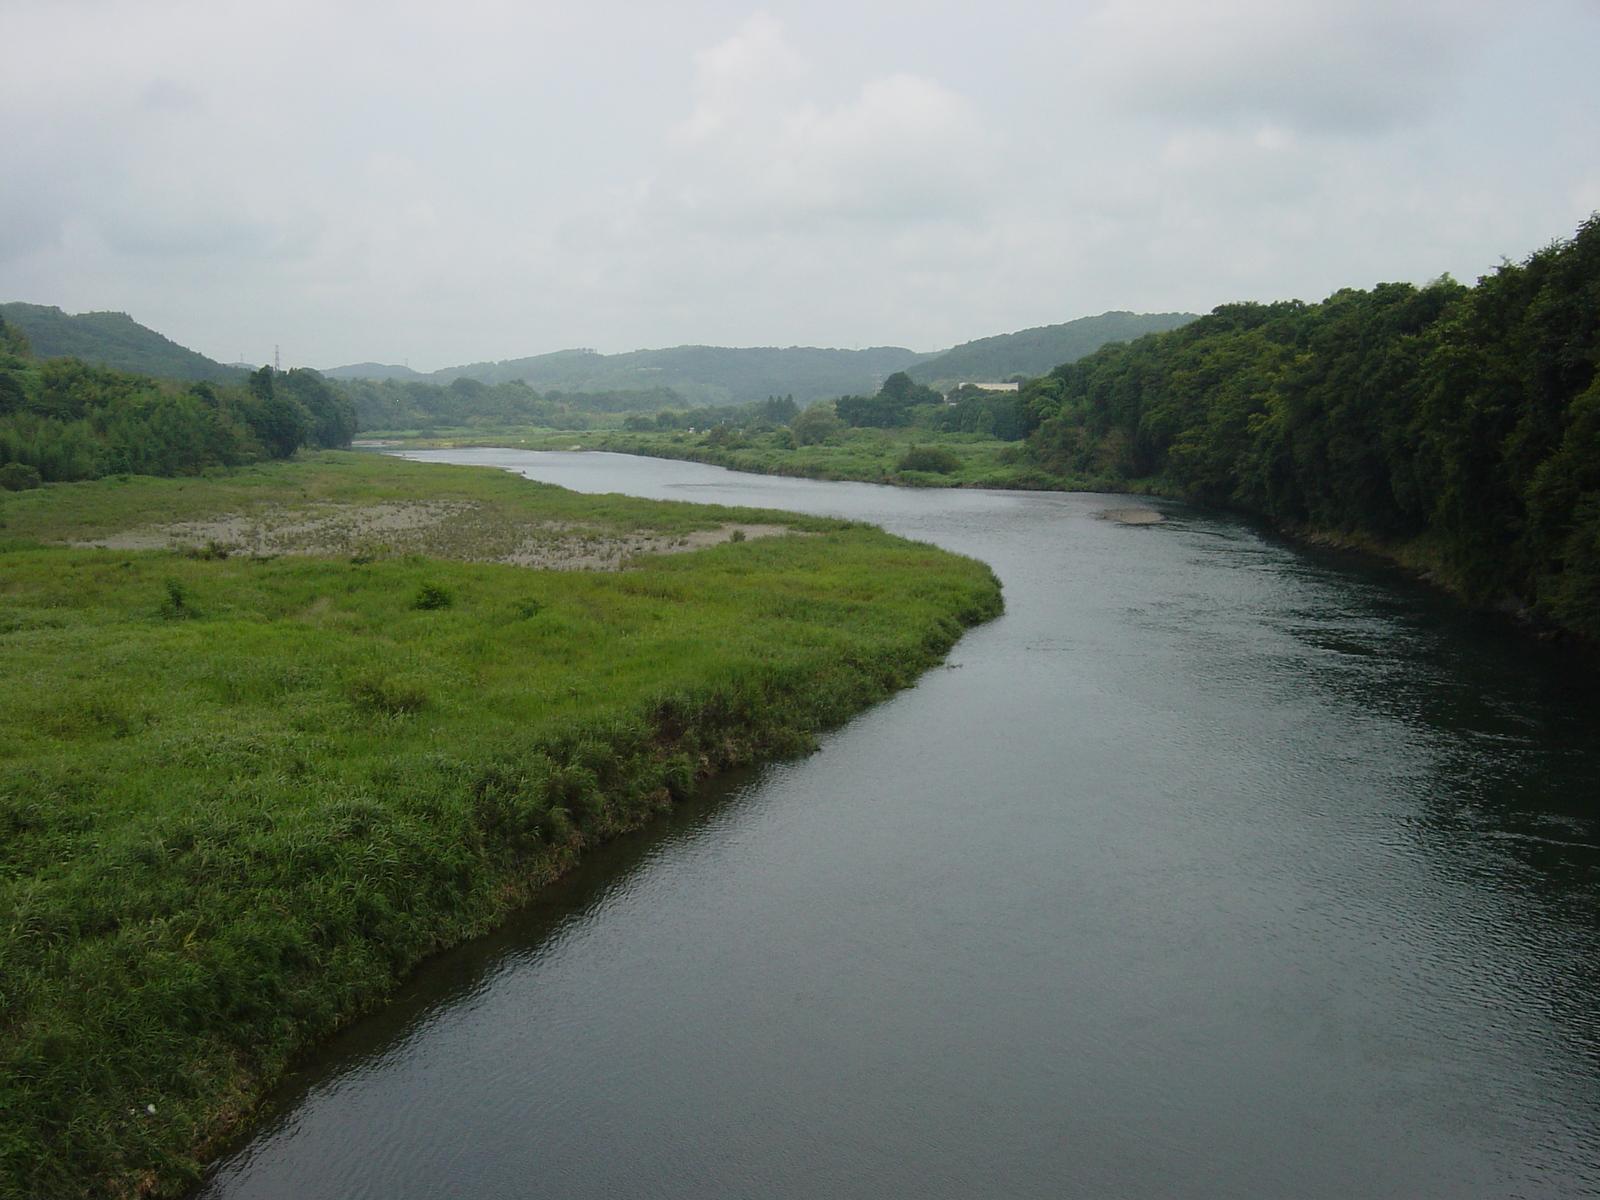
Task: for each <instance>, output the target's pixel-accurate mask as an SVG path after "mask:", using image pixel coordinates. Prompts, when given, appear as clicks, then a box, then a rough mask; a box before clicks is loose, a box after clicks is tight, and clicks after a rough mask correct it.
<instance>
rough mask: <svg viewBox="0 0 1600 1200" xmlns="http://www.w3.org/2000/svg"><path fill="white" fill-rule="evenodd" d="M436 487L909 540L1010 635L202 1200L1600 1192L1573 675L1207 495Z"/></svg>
mask: <svg viewBox="0 0 1600 1200" xmlns="http://www.w3.org/2000/svg"><path fill="white" fill-rule="evenodd" d="M416 457H425V458H436V459H449V460H455V461H469V462H483V463H489V464H493V465H499V466H504V467H506V468H508V469H514V470H521V471H524V472H525V473H527V474H530V475H532V476H534V477H536V478H540V479H546V480H549V481H551V482H556V483H560V484H562V485H564V486H567V487H574V488H578V489H579V490H584V491H610V490H614V491H626V492H631V493H633V494H637V495H646V496H653V497H657V498H666V499H688V500H701V501H708V502H718V503H729V504H740V505H764V506H768V507H782V508H789V509H798V510H801V511H808V512H818V513H829V514H836V515H841V516H847V517H856V518H861V519H866V520H872V521H875V522H877V523H880V524H883V525H886V526H887V527H889V528H890V529H892V530H894V531H895V532H899V533H903V534H906V535H907V536H911V537H916V538H920V539H923V540H928V541H933V542H936V543H938V544H940V545H944V546H947V547H949V548H951V549H955V550H958V551H961V552H963V553H969V554H974V555H977V556H979V557H981V558H984V559H985V560H986V561H988V562H990V563H991V564H992V565H993V566H994V567H995V569H996V571H997V572H998V573H999V575H1000V577H1001V579H1002V580H1003V581H1004V583H1005V586H1006V596H1007V604H1008V608H1007V613H1006V615H1005V616H1004V617H1002V618H1001V619H1000V620H998V621H996V622H994V623H993V624H991V625H989V626H986V627H984V628H982V629H979V630H976V631H974V632H972V633H970V634H969V635H968V636H967V637H966V638H965V639H964V640H963V641H962V642H961V644H960V645H959V646H958V647H957V648H956V650H955V651H954V652H953V654H952V656H951V659H950V662H949V663H948V664H947V666H948V668H950V669H941V670H935V671H933V672H930V673H929V674H928V675H927V676H926V677H924V679H923V681H922V682H921V683H920V684H919V685H918V686H917V687H916V688H914V689H912V690H911V691H908V692H905V693H902V694H901V695H900V696H898V697H896V698H895V699H894V700H892V701H890V702H889V703H887V704H884V705H881V706H880V707H878V708H876V709H874V710H873V711H871V712H869V713H867V714H865V715H864V716H863V717H861V718H860V719H858V720H857V721H855V722H853V723H852V724H851V725H850V726H848V727H847V728H845V729H843V730H840V731H838V732H836V733H835V734H833V735H832V736H830V737H829V738H828V739H826V741H825V744H824V746H823V749H822V751H821V752H820V753H818V754H816V755H813V756H811V757H810V758H807V759H804V760H801V761H797V762H789V763H781V764H777V765H776V766H773V767H769V768H767V769H765V770H763V771H760V772H757V773H754V774H752V775H750V776H748V777H746V778H742V779H739V780H735V781H732V782H731V783H729V784H728V785H727V786H726V788H725V789H724V790H723V791H722V792H720V793H719V794H717V795H714V796H711V797H709V798H707V799H705V800H703V801H699V802H696V804H694V805H692V806H689V807H686V808H685V809H683V810H681V811H679V812H678V813H676V814H674V815H673V816H672V817H671V818H669V819H668V820H667V821H666V822H664V823H662V824H661V825H660V826H658V827H657V828H655V829H653V830H651V831H649V832H647V833H645V834H643V835H640V836H637V837H634V838H630V839H625V840H624V841H622V842H619V843H617V844H615V845H613V846H611V847H608V848H607V849H606V850H605V851H603V852H602V853H601V854H599V855H597V856H595V857H594V858H593V859H591V860H590V861H589V862H588V863H587V864H586V865H585V867H584V868H583V869H582V870H580V871H579V872H578V873H576V874H574V875H573V876H572V877H570V878H569V879H567V880H565V881H563V882H562V883H561V884H559V885H558V886H557V887H556V888H554V889H552V890H551V891H550V892H549V893H548V894H547V895H546V896H545V897H544V898H543V900H542V901H541V903H540V904H538V905H537V906H535V907H534V908H532V909H530V910H529V911H528V912H526V913H525V914H523V915H522V916H521V917H519V919H518V920H516V921H515V922H513V923H512V924H511V926H509V927H508V928H507V929H505V930H502V931H501V932H500V933H498V934H497V935H495V936H494V937H492V938H489V939H485V940H484V941H482V942H479V943H475V944H473V945H472V946H468V947H464V948H462V949H460V950H458V951H456V952H454V953H452V954H450V955H447V956H445V957H443V958H441V959H440V960H438V961H437V962H435V963H433V964H431V965H430V966H429V967H428V968H427V969H426V970H424V971H423V972H422V973H421V974H420V975H419V976H418V978H417V979H415V980H414V981H413V982H412V984H411V985H410V987H409V989H408V990H407V993H406V995H405V996H404V997H402V999H401V1001H400V1003H398V1004H397V1005H396V1006H394V1007H393V1008H392V1009H391V1010H389V1011H387V1012H385V1013H382V1014H380V1015H379V1016H377V1017H375V1018H374V1019H373V1020H371V1021H368V1022H366V1023H363V1024H361V1025H359V1026H357V1027H355V1028H353V1029H352V1030H350V1031H349V1032H348V1033H347V1034H346V1035H345V1036H344V1037H343V1038H341V1039H340V1040H339V1041H338V1042H337V1043H336V1044H335V1045H334V1046H332V1047H331V1048H330V1049H329V1051H328V1052H327V1054H326V1055H324V1056H323V1057H322V1058H321V1059H319V1061H317V1062H315V1063H312V1064H309V1065H308V1066H307V1068H306V1069H305V1070H304V1071H302V1072H301V1073H300V1074H299V1075H298V1076H297V1077H296V1078H295V1079H294V1080H292V1081H290V1083H289V1085H288V1086H286V1088H285V1089H284V1090H283V1091H282V1092H281V1093H280V1095H279V1096H278V1097H277V1098H276V1100H275V1102H274V1107H273V1115H272V1116H271V1118H270V1119H269V1121H268V1122H267V1124H266V1125H265V1127H264V1128H263V1129H262V1131H261V1132H260V1134H259V1135H258V1136H257V1138H256V1139H255V1140H254V1141H252V1142H251V1143H250V1144H248V1145H246V1146H244V1147H242V1148H241V1149H240V1150H239V1151H238V1152H237V1153H235V1154H234V1155H233V1156H231V1157H229V1158H228V1159H226V1160H225V1161H223V1162H222V1163H221V1164H219V1166H218V1168H217V1169H216V1170H215V1171H214V1172H213V1173H212V1175H211V1177H210V1179H209V1180H208V1182H207V1184H206V1186H205V1187H204V1188H203V1189H202V1192H201V1194H202V1195H205V1196H208V1197H223V1196H227V1197H256V1196H298V1197H323V1196H326V1197H354V1196H372V1197H379V1196H382V1197H396V1196H416V1197H422V1196H430V1197H431V1196H440V1195H460V1196H524V1195H552V1196H596V1197H598V1196H616V1195H650V1196H684V1197H690V1196H695V1197H700V1196H750V1195H761V1196H773V1195H776V1196H797V1197H798V1196H816V1195H821V1194H834V1195H840V1196H882V1195H908V1194H916V1195H929V1196H941V1197H957V1196H960V1197H966V1196H971V1195H975V1194H999V1195H1007V1196H1051V1197H1058V1196H1061V1195H1069V1196H1071V1195H1082V1196H1097V1197H1098V1196H1152V1197H1153V1196H1173V1195H1182V1196H1219V1197H1220V1196H1328V1197H1347V1196H1400V1195H1404V1196H1440V1197H1470V1196H1486V1197H1487V1196H1495V1197H1500V1196H1572V1195H1582V1194H1594V1193H1596V1192H1597V1191H1600V1134H1597V1132H1596V1131H1597V1130H1600V988H1597V987H1596V984H1597V979H1596V969H1597V968H1596V964H1597V963H1600V954H1597V951H1600V921H1597V919H1596V917H1597V912H1600V848H1597V847H1600V823H1597V819H1596V795H1595V782H1596V780H1597V779H1600V745H1597V739H1596V738H1595V736H1594V731H1595V729H1596V728H1597V724H1596V718H1597V716H1600V704H1597V701H1596V695H1595V691H1594V689H1593V686H1592V684H1591V683H1590V682H1589V680H1588V679H1587V678H1586V677H1585V676H1584V675H1583V674H1582V673H1580V672H1578V671H1575V670H1573V669H1572V668H1571V667H1570V666H1569V665H1568V664H1565V663H1564V662H1563V661H1562V660H1561V659H1560V657H1559V656H1558V655H1556V654H1554V653H1552V652H1550V651H1548V650H1547V649H1546V648H1544V647H1540V646H1537V645H1533V644H1530V643H1528V642H1526V641H1524V640H1521V639H1519V638H1516V637H1514V636H1511V635H1508V634H1506V633H1505V632H1503V631H1501V630H1498V629H1496V628H1493V627H1485V626H1480V625H1478V624H1476V623H1475V622H1473V621H1472V620H1471V619H1470V618H1468V617H1466V616H1465V615H1463V614H1462V613H1460V612H1459V611H1458V610H1457V609H1455V608H1454V607H1453V606H1452V605H1450V604H1449V603H1448V602H1445V601H1443V600H1441V599H1439V598H1438V597H1435V596H1433V595H1431V594H1429V593H1427V592H1425V591H1423V590H1421V589H1419V588H1416V587H1414V586H1412V585H1410V584H1408V583H1406V582H1405V581H1404V580H1402V579H1399V578H1398V577H1396V576H1394V575H1393V574H1391V573H1389V572H1386V571H1382V570H1375V569H1372V568H1370V567H1368V566H1363V565H1360V564H1357V563H1353V562H1352V561H1350V560H1348V559H1345V558H1341V557H1338V556H1333V555H1325V554H1320V553H1319V554H1308V553H1305V552H1301V551H1296V550H1294V549H1292V548H1290V547H1287V546H1285V545H1283V544H1281V543H1280V542H1278V541H1276V540H1274V539H1272V538H1270V537H1268V536H1265V535H1264V534H1262V533H1261V532H1260V531H1259V530H1256V529H1253V528H1251V527H1249V526H1247V525H1243V524H1240V523H1237V522H1233V521H1228V520H1221V519H1218V518H1215V517H1212V516H1209V515H1206V514H1202V513H1197V512H1193V511H1189V510H1186V509H1184V508H1182V507H1181V506H1177V505H1170V504H1160V503H1158V504H1157V506H1158V507H1160V508H1161V509H1162V510H1163V511H1164V512H1165V513H1166V514H1167V515H1168V517H1169V520H1167V521H1166V522H1164V523H1163V524H1160V525H1152V526H1126V525H1120V524H1117V523H1115V522H1108V521H1102V520H1095V519H1093V516H1094V514H1095V513H1096V512H1098V511H1100V510H1102V509H1104V508H1105V507H1106V506H1107V503H1108V501H1107V498H1106V497H1092V496H1061V495H1022V494H1007V493H983V492H961V491H954V492H952V491H910V490H891V489H884V488H876V487H871V486H868V485H862V484H825V483H815V482H812V481H807V480H787V479H777V478H766V477H753V476H741V475H736V474H732V473H729V472H724V471H719V470H717V469H715V468H709V467H702V466H698V465H694V464H687V463H670V462H661V461H654V460H641V459H629V458H623V457H620V456H614V455H598V454H581V455H580V454H530V453H526V452H516V451H500V450H477V451H466V450H464V451H450V452H437V453H430V454H419V455H417V456H416Z"/></svg>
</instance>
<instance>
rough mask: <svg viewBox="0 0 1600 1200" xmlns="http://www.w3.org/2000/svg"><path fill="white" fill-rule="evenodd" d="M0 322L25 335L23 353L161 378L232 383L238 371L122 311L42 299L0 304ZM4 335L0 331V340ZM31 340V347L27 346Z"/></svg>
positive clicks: (237, 376)
mask: <svg viewBox="0 0 1600 1200" xmlns="http://www.w3.org/2000/svg"><path fill="white" fill-rule="evenodd" d="M0 321H3V322H4V324H5V326H6V327H8V328H10V329H12V330H14V331H15V332H16V334H18V335H26V337H25V340H24V343H23V349H22V351H21V352H22V353H25V354H26V353H32V354H33V355H36V356H38V357H39V358H77V359H82V360H83V361H84V362H86V363H91V364H93V365H95V366H100V367H109V368H111V369H113V370H117V371H129V372H133V373H135V374H140V375H155V376H158V377H160V378H163V379H184V380H195V379H209V380H214V381H218V382H237V381H238V380H239V379H240V378H241V377H242V374H243V373H242V372H241V371H239V370H238V369H237V368H234V367H226V366H223V365H222V364H221V363H219V362H213V361H212V360H211V359H209V358H207V357H206V356H205V355H203V354H196V353H195V352H194V351H193V350H188V349H185V348H184V347H183V346H180V345H178V344H177V343H176V342H174V341H171V340H170V339H168V338H165V337H163V336H162V335H161V334H159V333H157V332H156V331H155V330H153V329H147V328H145V327H144V326H143V325H140V324H139V323H138V322H137V321H135V320H133V318H131V317H129V316H128V315H127V314H126V313H114V312H91V313H79V314H78V315H76V316H70V315H68V314H67V313H64V312H62V311H61V310H60V309H59V308H53V307H47V306H45V305H43V304H0ZM3 340H4V335H0V343H3ZM30 345H31V351H30V350H29V349H28V347H29V346H30Z"/></svg>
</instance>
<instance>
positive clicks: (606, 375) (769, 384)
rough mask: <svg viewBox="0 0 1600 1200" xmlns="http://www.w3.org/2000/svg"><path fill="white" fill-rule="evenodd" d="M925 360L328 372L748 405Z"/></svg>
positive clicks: (830, 356) (755, 353)
mask: <svg viewBox="0 0 1600 1200" xmlns="http://www.w3.org/2000/svg"><path fill="white" fill-rule="evenodd" d="M923 357H925V356H924V355H921V354H918V353H917V352H916V351H914V350H907V349H904V348H903V347H899V346H875V347H872V348H871V349H867V350H830V349H822V348H819V347H815V346H788V347H776V346H757V347H742V348H737V347H724V346H673V347H671V348H668V349H664V350H632V351H628V352H626V353H622V354H600V353H597V352H596V351H593V350H557V351H555V352H554V353H551V354H538V355H534V356H533V357H531V358H513V359H506V360H504V361H501V362H479V363H468V364H467V365H465V366H460V367H446V368H444V369H442V370H439V371H434V372H433V373H432V374H430V375H417V374H416V373H415V372H409V373H408V372H407V371H406V369H405V368H404V367H394V366H385V365H382V364H378V363H363V364H360V365H358V366H350V367H334V368H332V369H331V370H328V371H325V372H323V374H325V375H326V376H328V377H329V378H330V379H356V378H365V379H406V380H416V381H425V382H428V383H441V384H444V383H452V382H454V381H455V380H457V379H474V380H477V381H478V382H480V383H488V384H498V383H509V382H511V381H513V380H521V381H522V382H524V383H527V384H528V385H529V386H530V387H532V388H534V389H535V390H537V391H541V392H544V391H560V392H653V391H657V390H659V389H663V388H666V389H670V390H671V391H673V392H676V393H677V394H678V395H680V396H682V397H683V398H684V399H685V400H686V401H688V402H689V403H691V404H696V405H728V404H745V403H748V402H750V401H752V400H764V399H766V398H767V397H768V396H784V395H792V396H793V397H794V398H795V400H796V402H797V403H799V404H802V405H803V404H807V403H809V402H810V401H812V400H822V399H827V398H831V397H833V396H840V395H845V394H847V393H851V392H867V393H871V392H875V391H877V390H878V388H879V387H880V386H881V385H882V383H883V381H884V380H885V379H886V378H888V377H889V376H890V375H892V374H894V373H895V372H896V371H903V370H905V369H906V368H907V367H908V366H910V365H911V364H913V363H915V362H917V361H918V360H919V359H921V358H923ZM1050 365H1051V366H1054V365H1055V364H1054V363H1051V364H1050Z"/></svg>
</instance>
